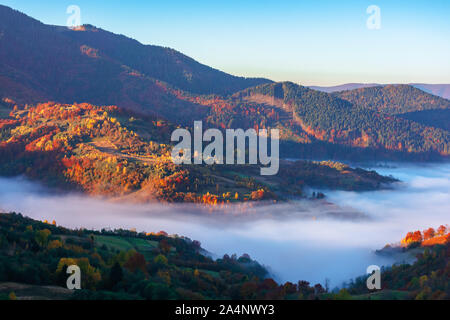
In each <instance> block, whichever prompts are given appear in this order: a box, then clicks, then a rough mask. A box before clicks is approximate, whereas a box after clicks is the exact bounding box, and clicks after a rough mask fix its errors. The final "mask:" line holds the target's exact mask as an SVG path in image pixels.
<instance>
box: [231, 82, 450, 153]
mask: <svg viewBox="0 0 450 320" xmlns="http://www.w3.org/2000/svg"><path fill="white" fill-rule="evenodd" d="M370 89H372V88H368V89H358V90H370ZM413 89H414V88H413ZM414 90H416V89H414ZM345 92H350V93H351V92H352V91H345ZM345 92H344V93H345ZM424 95H428V94H426V93H424ZM233 97H234V98H235V99H238V100H239V101H245V102H257V103H261V104H263V105H265V106H266V107H268V108H269V110H271V109H272V110H274V112H276V113H278V115H281V114H285V120H287V121H284V123H283V122H282V123H281V124H280V125H281V126H284V127H285V128H286V129H290V131H291V132H295V133H297V132H298V136H299V139H298V141H299V142H314V140H319V141H322V142H327V143H332V144H335V145H343V146H347V147H356V148H368V149H371V148H372V149H378V150H379V151H378V152H381V153H382V152H383V149H385V150H393V151H398V152H405V153H413V154H414V153H416V154H418V153H436V154H441V155H449V151H450V146H449V143H450V132H448V131H444V130H441V129H436V128H431V127H426V126H424V125H421V124H419V123H417V122H413V121H408V120H405V119H402V118H400V117H395V116H392V115H389V114H386V113H385V112H379V111H376V110H372V109H371V108H369V107H367V106H360V105H359V104H352V103H351V102H349V101H347V100H344V99H341V98H340V97H339V96H338V95H334V94H333V95H329V94H327V93H323V92H318V91H315V90H311V89H308V88H306V87H302V86H299V85H296V84H294V83H291V82H283V83H275V84H264V85H260V86H257V87H254V88H248V89H245V90H243V91H241V92H239V93H237V94H235V95H234V96H233ZM434 99H435V100H433V101H436V102H440V101H441V100H443V102H445V103H447V102H448V101H447V100H444V99H440V98H436V97H435V98H434ZM445 106H446V104H444V105H442V107H445ZM405 108H409V109H410V107H405ZM418 108H419V107H418ZM281 118H282V116H275V119H281ZM280 122H281V121H280ZM282 131H283V130H282ZM291 137H292V135H291Z"/></svg>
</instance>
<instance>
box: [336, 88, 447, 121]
mask: <svg viewBox="0 0 450 320" xmlns="http://www.w3.org/2000/svg"><path fill="white" fill-rule="evenodd" d="M333 95H334V96H336V97H339V98H341V99H344V100H347V101H349V102H351V103H353V104H355V105H358V106H361V107H364V108H367V109H371V110H375V111H380V112H384V113H387V114H401V113H407V112H413V111H422V110H430V109H450V100H447V99H444V98H440V97H437V96H434V95H431V94H429V93H426V92H424V91H422V90H420V89H417V88H415V87H413V86H410V85H405V84H398V85H385V86H377V87H370V88H360V89H354V90H347V91H340V92H336V93H333Z"/></svg>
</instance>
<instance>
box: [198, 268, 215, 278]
mask: <svg viewBox="0 0 450 320" xmlns="http://www.w3.org/2000/svg"><path fill="white" fill-rule="evenodd" d="M199 271H201V272H204V273H206V274H209V275H210V276H211V277H214V278H220V274H219V272H217V271H211V270H205V269H199Z"/></svg>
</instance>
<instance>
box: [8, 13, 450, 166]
mask: <svg viewBox="0 0 450 320" xmlns="http://www.w3.org/2000/svg"><path fill="white" fill-rule="evenodd" d="M255 84H257V85H255ZM0 98H1V99H2V103H3V104H4V105H3V106H0V112H1V113H2V114H3V116H2V117H3V119H4V121H5V123H9V122H10V121H14V119H12V118H11V117H10V113H11V111H13V112H12V113H11V115H12V117H17V118H16V120H18V121H19V122H20V123H21V122H26V121H28V117H29V115H28V112H29V109H30V108H34V107H36V106H37V105H39V104H45V103H47V102H49V101H55V102H56V103H50V104H49V105H48V109H51V108H52V107H57V108H63V109H66V111H67V112H68V113H71V112H73V110H72V109H73V108H75V109H77V105H80V103H87V104H88V105H92V106H117V107H118V109H120V110H121V111H123V110H127V112H128V114H127V113H125V114H121V117H122V119H123V120H124V121H121V123H122V124H123V123H125V121H126V122H128V125H130V123H131V121H128V120H129V119H132V118H133V117H142V119H147V118H146V117H150V118H151V119H152V120H151V121H152V122H154V123H156V124H158V123H166V124H167V125H164V126H163V127H165V128H173V127H176V126H180V125H181V126H186V127H192V123H193V121H194V120H203V121H204V126H205V127H215V128H220V129H222V130H225V129H227V128H255V129H259V128H267V127H272V128H275V127H276V128H279V129H280V131H281V139H282V141H281V142H282V144H281V155H282V156H283V157H297V158H313V159H341V158H345V159H349V160H362V159H365V160H374V159H395V160H399V159H406V158H408V159H411V160H413V159H416V160H417V159H420V160H423V159H429V158H435V157H441V156H442V155H444V156H447V155H448V154H449V149H450V148H449V146H448V143H449V141H450V139H449V134H450V133H449V132H448V131H446V130H443V129H445V126H440V127H430V126H429V122H424V121H422V120H420V119H417V117H415V118H414V117H412V118H411V119H407V118H403V117H400V116H394V114H398V113H410V112H416V111H422V110H432V109H433V108H441V109H442V110H445V109H446V108H448V100H445V99H442V98H439V97H435V96H433V95H430V94H428V93H425V92H423V91H421V90H419V89H416V88H414V87H411V86H407V85H402V86H385V87H371V88H364V89H356V90H350V91H343V92H338V93H333V94H328V93H324V92H319V91H316V90H312V89H309V88H306V87H302V86H299V85H295V84H293V83H290V82H281V83H274V82H271V81H269V80H265V79H244V78H239V77H234V76H231V75H227V74H225V73H223V72H220V71H217V70H214V69H212V68H209V67H207V66H204V65H201V64H199V63H197V62H195V61H194V60H192V59H190V58H188V57H186V56H184V55H182V54H180V53H178V52H176V51H175V50H172V49H167V48H161V47H157V46H145V45H142V44H140V43H139V42H137V41H135V40H132V39H129V38H127V37H125V36H121V35H115V34H113V33H110V32H107V31H104V30H101V29H98V28H95V27H93V26H90V25H85V26H83V27H80V28H77V29H76V30H70V29H68V28H65V27H58V26H50V25H45V24H43V23H41V22H39V21H37V20H34V19H32V18H30V17H28V16H26V15H24V14H22V13H20V12H18V11H14V10H12V9H10V8H8V7H5V6H0ZM76 102H78V104H77V103H76ZM16 106H17V107H16ZM102 108H103V107H102ZM105 108H107V107H105ZM433 110H434V109H433ZM87 111H89V110H87ZM84 113H85V111H83V112H82V115H81V116H84V117H86V118H89V117H90V115H89V112H87V114H84ZM57 114H58V113H55V112H53V111H51V110H50V111H48V116H47V117H44V119H43V120H42V125H44V126H48V124H49V123H53V124H54V122H55V121H56V120H60V119H54V117H55V116H57ZM94 118H95V119H97V116H94ZM31 120H34V119H31ZM97 120H98V119H97ZM411 120H414V121H411ZM70 121H73V120H70ZM75 124H77V125H80V126H81V127H82V126H83V125H84V123H73V125H75ZM131 126H136V123H134V124H131ZM157 128H161V127H157ZM29 129H30V130H31V128H29ZM32 129H33V130H34V129H36V128H32ZM5 130H6V129H5ZM8 130H9V129H8ZM46 130H49V132H50V131H52V130H53V129H51V128H47V129H46ZM58 130H62V129H61V128H59V129H58ZM136 130H138V132H139V136H141V137H144V138H145V139H147V140H152V139H153V140H152V141H158V142H162V141H159V140H158V139H157V136H158V134H157V133H155V132H156V131H157V130H154V128H148V126H145V125H141V126H139V127H138V128H136ZM145 130H150V131H149V132H146V131H145ZM161 130H162V129H161ZM44 131H45V130H44ZM163 132H164V133H165V134H166V135H167V137H166V138H165V139H166V141H164V142H162V143H164V144H165V143H167V139H168V137H169V135H170V132H165V131H163ZM155 135H156V136H155ZM2 136H3V137H10V136H11V132H9V131H5V132H2ZM88 138H90V139H92V138H91V137H90V136H88ZM94 138H100V137H99V136H95V137H94ZM105 138H108V139H109V140H111V139H113V138H114V137H105ZM5 142H6V141H5ZM109 142H112V141H109Z"/></svg>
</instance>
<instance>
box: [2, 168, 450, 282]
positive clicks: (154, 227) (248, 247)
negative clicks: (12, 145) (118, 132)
mask: <svg viewBox="0 0 450 320" xmlns="http://www.w3.org/2000/svg"><path fill="white" fill-rule="evenodd" d="M379 172H381V173H383V174H392V175H393V176H395V177H397V178H399V179H401V180H402V181H403V183H401V184H399V185H398V186H397V188H396V189H394V190H383V191H375V192H363V193H357V192H344V191H342V192H341V191H339V192H337V191H335V192H330V191H328V192H327V198H326V199H327V201H308V200H305V201H298V202H291V203H279V204H262V205H258V206H253V207H249V206H248V205H232V206H228V207H225V208H222V209H220V208H219V209H217V210H213V211H211V210H208V209H200V208H199V207H198V206H195V205H187V204H177V205H165V204H146V205H137V204H124V203H114V202H110V201H106V200H102V199H95V198H90V197H86V196H82V195H75V194H71V195H54V194H52V193H50V192H48V191H47V190H46V189H45V188H43V187H42V186H39V185H38V184H35V183H32V182H29V181H27V180H25V179H23V178H14V179H4V178H0V209H2V211H7V212H9V211H16V212H21V213H23V214H24V215H27V216H29V217H32V218H35V219H39V220H44V219H47V220H49V221H51V220H56V222H57V224H58V225H63V226H66V227H71V228H80V227H83V228H94V229H102V228H112V229H114V228H124V229H131V228H136V229H137V230H138V231H147V232H152V231H154V232H155V231H160V230H164V231H166V232H168V233H170V234H179V235H183V236H187V237H189V238H191V239H196V240H200V241H201V242H202V245H203V247H204V248H205V249H207V250H208V251H210V252H211V253H213V254H214V255H215V256H216V257H218V256H222V255H223V254H225V253H228V254H232V253H237V254H238V255H240V254H243V253H248V254H250V255H251V256H252V257H253V258H255V259H256V260H258V261H259V262H261V263H262V264H264V265H266V266H268V267H269V269H270V270H271V271H272V272H273V274H274V276H275V278H276V279H277V280H280V281H297V280H300V279H302V280H307V281H310V282H312V283H316V282H321V283H324V281H325V278H328V279H330V280H331V284H332V286H335V285H340V284H341V283H342V282H343V281H346V280H349V279H350V278H352V277H355V276H358V275H362V274H364V273H365V270H366V268H367V266H368V265H371V264H378V265H383V264H390V263H392V260H389V259H387V258H386V257H380V256H377V255H375V254H374V253H373V251H374V250H376V249H379V248H381V247H383V246H384V245H385V244H387V243H393V242H398V241H399V240H400V239H401V237H402V236H404V235H405V234H406V232H408V231H411V230H416V229H420V230H422V229H425V228H427V227H437V226H439V225H440V224H445V223H448V222H449V220H450V215H449V212H450V211H449V205H450V165H446V164H440V165H435V166H413V165H397V166H396V168H381V169H379Z"/></svg>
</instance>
